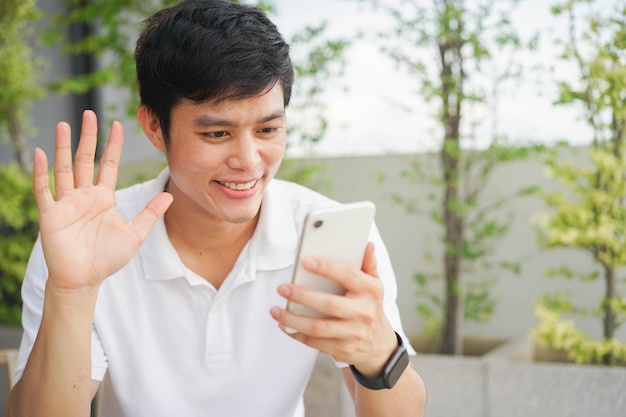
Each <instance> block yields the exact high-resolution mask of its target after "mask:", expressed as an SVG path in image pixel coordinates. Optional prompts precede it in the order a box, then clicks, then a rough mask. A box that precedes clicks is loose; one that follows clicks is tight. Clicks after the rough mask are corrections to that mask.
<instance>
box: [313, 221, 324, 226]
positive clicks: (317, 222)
mask: <svg viewBox="0 0 626 417" xmlns="http://www.w3.org/2000/svg"><path fill="white" fill-rule="evenodd" d="M323 224H324V222H323V221H321V220H318V221H316V222H315V223H313V227H315V228H319V227H322V225H323Z"/></svg>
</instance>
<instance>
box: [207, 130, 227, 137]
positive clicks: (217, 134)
mask: <svg viewBox="0 0 626 417" xmlns="http://www.w3.org/2000/svg"><path fill="white" fill-rule="evenodd" d="M227 134H228V132H226V131H224V130H220V131H217V132H201V133H200V135H202V136H204V137H205V138H209V139H222V138H225V137H226V135H227Z"/></svg>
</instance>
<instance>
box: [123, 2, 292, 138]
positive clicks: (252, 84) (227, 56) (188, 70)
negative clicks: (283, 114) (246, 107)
mask: <svg viewBox="0 0 626 417" xmlns="http://www.w3.org/2000/svg"><path fill="white" fill-rule="evenodd" d="M135 62H136V67H137V80H138V82H139V95H140V98H141V104H142V105H144V106H145V107H146V109H147V110H148V111H149V112H150V113H151V114H152V115H153V116H154V117H155V118H156V119H157V120H158V121H159V123H160V126H161V130H162V131H163V134H164V136H165V140H166V143H167V140H168V137H169V130H170V114H171V110H172V108H173V107H174V106H175V105H176V104H177V103H179V102H180V100H182V99H189V100H192V101H194V102H203V101H207V100H218V101H219V100H240V99H245V98H250V97H255V96H258V95H260V94H262V93H264V92H266V91H267V90H268V89H269V88H271V87H273V86H274V85H275V84H276V83H280V85H281V86H282V89H283V97H284V103H285V106H287V105H288V104H289V100H290V98H291V87H292V84H293V79H294V73H293V65H292V63H291V59H290V57H289V45H288V44H287V43H286V42H285V40H284V39H283V37H282V36H281V34H280V33H279V31H278V29H277V28H276V26H275V25H274V24H273V23H272V22H271V21H270V20H269V19H268V17H267V16H266V15H265V13H263V12H262V11H261V10H260V9H258V8H256V7H253V6H250V5H243V4H235V3H231V2H229V1H226V0H184V1H182V2H180V3H178V4H177V5H175V6H172V7H170V8H167V9H163V10H161V11H159V12H157V13H155V14H154V15H153V16H152V17H150V18H148V19H147V20H146V21H145V27H144V30H143V31H142V33H141V34H140V36H139V39H138V40H137V45H136V48H135Z"/></svg>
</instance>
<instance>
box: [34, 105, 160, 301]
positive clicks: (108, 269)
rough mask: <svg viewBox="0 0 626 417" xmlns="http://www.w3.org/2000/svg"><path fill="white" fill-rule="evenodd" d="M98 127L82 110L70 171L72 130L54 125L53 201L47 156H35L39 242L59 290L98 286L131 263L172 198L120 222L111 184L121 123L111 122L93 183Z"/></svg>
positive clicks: (157, 201) (154, 201)
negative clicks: (80, 125) (77, 140)
mask: <svg viewBox="0 0 626 417" xmlns="http://www.w3.org/2000/svg"><path fill="white" fill-rule="evenodd" d="M97 126H98V124H97V119H96V115H95V113H94V112H92V111H90V110H87V111H85V112H84V113H83V123H82V128H81V133H80V142H79V144H78V150H77V152H76V157H75V161H74V170H72V154H71V136H70V126H69V125H68V124H67V123H64V122H61V123H59V124H58V125H57V128H56V157H55V161H54V184H55V195H54V196H53V194H52V192H51V190H50V187H49V178H48V161H47V158H46V154H45V153H44V152H43V151H42V150H41V149H37V150H35V154H34V164H33V174H34V175H33V176H34V179H33V189H34V192H35V198H36V200H37V206H38V208H39V221H40V230H41V242H42V246H43V251H44V255H45V258H46V264H47V266H48V272H49V276H48V279H49V283H50V284H52V285H54V286H56V287H57V288H62V289H68V290H72V289H81V288H87V287H97V286H98V285H99V284H100V283H101V282H102V281H103V280H104V279H105V278H107V277H108V276H110V275H111V274H113V273H115V272H116V271H118V270H119V269H121V268H122V267H123V266H124V265H125V264H126V263H128V262H129V261H130V259H131V258H132V257H133V255H134V254H135V253H136V252H137V250H138V249H139V247H140V246H141V244H142V243H143V241H144V240H145V238H146V236H147V235H148V232H149V230H150V228H151V227H152V226H153V225H154V223H155V222H156V221H157V220H158V219H159V218H160V217H161V216H163V214H164V213H165V211H166V210H167V208H168V207H169V205H170V204H171V202H172V196H171V195H170V194H167V193H162V194H159V195H158V196H156V197H155V198H153V199H152V200H151V201H150V202H149V203H148V204H147V205H146V207H145V208H144V209H143V210H142V211H141V212H140V213H139V214H138V215H137V216H136V217H135V218H134V219H133V220H132V221H129V222H126V221H125V220H124V219H122V218H121V217H120V215H119V213H118V212H117V208H116V206H115V184H116V182H117V173H118V169H119V162H120V157H121V154H122V145H123V142H124V132H123V129H122V125H121V124H120V123H119V122H113V125H112V126H111V132H110V134H109V139H108V142H107V145H106V149H105V151H104V154H103V155H102V158H101V160H100V167H99V170H98V176H97V179H96V181H95V184H94V171H95V168H94V156H95V151H96V144H97V133H98V128H97Z"/></svg>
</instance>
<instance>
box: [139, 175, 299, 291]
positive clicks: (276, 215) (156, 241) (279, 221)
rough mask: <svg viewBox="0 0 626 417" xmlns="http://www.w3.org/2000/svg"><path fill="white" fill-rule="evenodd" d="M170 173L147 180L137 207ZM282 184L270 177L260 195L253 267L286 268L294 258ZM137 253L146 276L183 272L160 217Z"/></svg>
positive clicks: (294, 231)
mask: <svg viewBox="0 0 626 417" xmlns="http://www.w3.org/2000/svg"><path fill="white" fill-rule="evenodd" d="M169 177H170V174H169V169H167V168H165V169H164V170H163V171H162V172H161V173H160V174H159V176H158V177H157V178H156V179H154V180H152V181H151V182H149V183H147V184H146V185H147V186H146V187H144V188H143V189H144V190H145V191H143V193H142V195H141V197H140V200H141V201H140V207H144V206H145V205H146V204H147V203H148V201H150V200H151V199H152V198H153V197H154V196H156V195H157V194H159V193H160V192H163V190H164V189H165V185H166V184H167V181H168V180H169ZM281 188H282V187H280V181H279V180H272V181H270V184H269V185H268V187H267V189H266V191H265V194H264V196H263V202H262V204H261V215H260V217H259V222H258V223H257V227H256V230H255V232H254V235H253V236H252V239H251V242H250V243H251V244H252V245H253V250H252V251H251V252H249V253H250V255H252V256H253V259H251V266H253V268H255V269H256V270H265V271H271V270H277V269H283V268H288V267H290V266H293V264H294V261H295V255H296V246H297V240H298V230H297V227H296V224H295V220H294V218H293V210H292V207H291V201H290V199H289V196H288V195H287V194H286V193H285V192H283V190H282V189H281ZM139 256H140V258H141V263H142V266H143V270H144V273H145V278H146V279H148V280H170V279H176V278H181V277H184V276H185V271H184V269H183V264H182V262H181V260H180V257H179V256H178V253H177V252H176V249H175V248H174V246H173V245H172V243H171V242H170V240H169V237H168V236H167V230H166V229H165V221H164V220H163V217H161V218H160V219H159V220H158V221H157V222H156V223H155V225H154V226H153V227H152V229H151V230H150V233H149V234H148V237H147V238H146V240H145V242H144V243H143V245H142V246H141V248H140V249H139ZM254 275H256V274H254Z"/></svg>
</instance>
